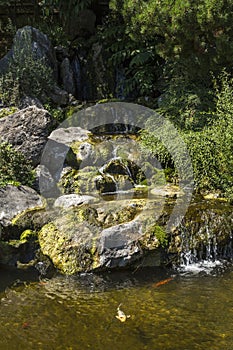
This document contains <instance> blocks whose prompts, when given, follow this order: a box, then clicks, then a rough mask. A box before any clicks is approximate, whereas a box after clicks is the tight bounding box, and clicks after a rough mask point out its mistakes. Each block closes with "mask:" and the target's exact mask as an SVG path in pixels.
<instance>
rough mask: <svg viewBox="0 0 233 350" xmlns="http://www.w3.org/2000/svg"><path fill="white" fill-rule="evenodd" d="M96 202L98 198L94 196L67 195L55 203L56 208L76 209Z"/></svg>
mask: <svg viewBox="0 0 233 350" xmlns="http://www.w3.org/2000/svg"><path fill="white" fill-rule="evenodd" d="M95 201H96V198H95V197H93V196H87V195H79V194H67V195H64V196H60V197H58V198H57V199H56V201H55V202H54V207H62V208H69V207H73V206H74V207H76V206H79V205H82V204H89V203H93V202H95Z"/></svg>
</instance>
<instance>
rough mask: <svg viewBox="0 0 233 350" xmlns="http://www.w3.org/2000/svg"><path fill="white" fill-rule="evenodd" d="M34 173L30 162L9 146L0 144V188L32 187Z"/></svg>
mask: <svg viewBox="0 0 233 350" xmlns="http://www.w3.org/2000/svg"><path fill="white" fill-rule="evenodd" d="M33 181H34V172H33V169H32V166H31V164H30V162H28V161H27V160H26V159H25V157H24V155H23V154H22V153H20V152H17V151H16V150H14V149H13V148H12V146H11V145H10V144H7V143H5V142H4V143H0V186H5V185H6V184H14V185H20V184H22V185H29V186H30V185H32V183H33Z"/></svg>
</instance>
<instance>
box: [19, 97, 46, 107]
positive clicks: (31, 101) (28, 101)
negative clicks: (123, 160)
mask: <svg viewBox="0 0 233 350" xmlns="http://www.w3.org/2000/svg"><path fill="white" fill-rule="evenodd" d="M30 106H36V107H37V108H42V109H43V108H44V107H43V105H42V103H41V102H40V100H38V98H36V97H31V96H25V97H23V98H22V99H21V100H20V103H19V108H20V109H25V108H27V107H30Z"/></svg>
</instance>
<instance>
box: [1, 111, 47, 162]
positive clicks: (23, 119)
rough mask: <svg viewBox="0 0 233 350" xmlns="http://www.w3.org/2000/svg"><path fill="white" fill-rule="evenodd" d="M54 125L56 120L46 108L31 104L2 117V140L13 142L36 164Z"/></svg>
mask: <svg viewBox="0 0 233 350" xmlns="http://www.w3.org/2000/svg"><path fill="white" fill-rule="evenodd" d="M53 126H54V120H53V118H52V116H51V115H50V114H49V113H48V112H47V111H46V110H44V109H39V108H37V107H36V106H31V107H28V108H26V109H23V110H20V111H19V112H16V113H14V114H12V115H10V116H7V117H4V118H1V119H0V140H1V141H5V142H8V143H10V144H12V146H13V147H14V148H15V149H17V150H18V151H21V152H22V153H23V154H24V155H25V156H26V158H27V159H29V160H31V161H32V164H33V165H34V166H36V165H38V164H39V163H40V159H41V155H42V152H43V149H44V146H45V144H46V142H47V137H48V135H49V131H50V130H51V128H52V127H53Z"/></svg>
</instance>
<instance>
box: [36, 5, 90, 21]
mask: <svg viewBox="0 0 233 350" xmlns="http://www.w3.org/2000/svg"><path fill="white" fill-rule="evenodd" d="M92 2H93V0H66V1H64V0H42V1H40V6H41V9H42V13H43V16H44V18H45V19H48V20H53V17H54V16H55V15H56V14H57V13H58V14H59V17H60V20H61V23H62V24H63V25H64V26H65V25H66V24H67V22H68V21H69V18H70V16H71V15H74V14H75V15H76V16H77V15H78V14H79V12H80V11H82V10H84V9H86V8H88V7H89V6H90V5H91V3H92Z"/></svg>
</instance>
